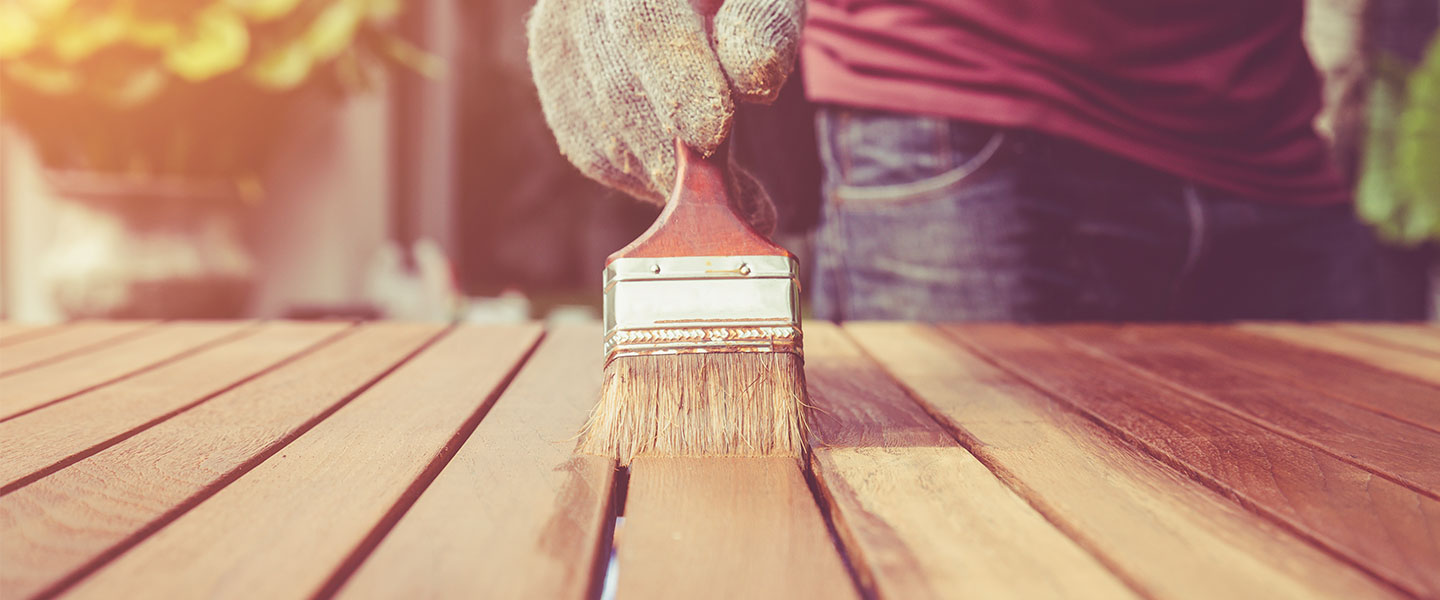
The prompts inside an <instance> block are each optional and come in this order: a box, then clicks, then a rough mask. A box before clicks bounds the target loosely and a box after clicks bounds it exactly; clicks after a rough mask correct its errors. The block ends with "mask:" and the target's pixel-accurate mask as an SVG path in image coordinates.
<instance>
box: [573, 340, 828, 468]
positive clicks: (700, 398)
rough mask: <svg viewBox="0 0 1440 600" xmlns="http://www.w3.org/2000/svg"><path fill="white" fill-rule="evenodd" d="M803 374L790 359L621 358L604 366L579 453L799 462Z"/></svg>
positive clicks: (746, 355)
mask: <svg viewBox="0 0 1440 600" xmlns="http://www.w3.org/2000/svg"><path fill="white" fill-rule="evenodd" d="M804 411H805V374H804V370H803V369H802V360H801V359H800V357H799V356H796V355H795V354H791V353H788V352H727V353H705V354H669V355H650V356H622V357H618V358H616V359H615V360H612V361H610V364H608V365H606V366H605V377H604V383H603V384H602V388H601V391H600V402H599V403H598V404H596V406H595V409H594V411H592V412H591V413H590V420H589V421H588V422H587V423H586V424H585V428H584V429H583V430H582V431H581V432H580V450H581V451H582V452H586V453H590V454H600V455H604V456H613V457H615V458H616V459H617V460H619V461H620V464H622V465H625V464H629V463H630V459H631V458H632V457H634V456H639V455H644V454H662V455H667V456H799V455H800V451H801V447H802V444H803V441H804V436H805V432H806V429H805V414H804Z"/></svg>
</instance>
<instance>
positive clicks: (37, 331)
mask: <svg viewBox="0 0 1440 600" xmlns="http://www.w3.org/2000/svg"><path fill="white" fill-rule="evenodd" d="M64 328H65V326H64V324H58V323H49V324H43V325H42V324H35V323H16V322H13V321H0V348H3V347H5V346H10V345H13V344H16V343H18V342H22V341H29V340H33V339H35V338H38V337H41V336H44V335H48V334H51V333H58V332H60V331H61V330H63V329H64ZM3 367H4V363H3V361H0V368H3Z"/></svg>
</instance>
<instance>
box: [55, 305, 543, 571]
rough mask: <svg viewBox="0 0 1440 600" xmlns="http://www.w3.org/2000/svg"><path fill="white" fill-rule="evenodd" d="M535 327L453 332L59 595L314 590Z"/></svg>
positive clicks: (412, 489) (359, 543)
mask: <svg viewBox="0 0 1440 600" xmlns="http://www.w3.org/2000/svg"><path fill="white" fill-rule="evenodd" d="M539 334H540V329H539V327H538V326H534V325H515V326H496V327H486V328H479V327H475V328H470V327H464V328H459V329H457V330H455V331H454V332H452V333H451V334H449V335H447V336H445V337H443V338H441V339H440V340H439V341H437V342H435V343H434V344H433V345H431V346H429V347H428V348H427V349H426V350H425V351H423V352H421V353H420V354H419V355H417V356H416V357H415V358H413V359H411V360H410V361H409V362H407V363H405V364H404V365H402V366H401V367H400V368H399V369H397V370H396V371H395V372H393V373H391V374H390V375H389V376H387V377H386V378H384V379H382V380H381V381H380V382H378V383H376V384H375V385H374V386H373V387H371V388H370V389H368V390H366V391H365V392H364V393H362V394H360V395H359V396H358V397H356V398H355V399H354V400H351V401H350V402H348V403H347V404H345V405H344V406H343V407H341V408H340V409H339V410H337V411H335V413H334V414H332V415H330V416H329V417H327V418H326V419H325V420H323V421H321V422H320V423H319V424H317V425H315V426H314V428H312V429H310V430H309V431H307V432H305V433H304V434H303V435H301V436H300V437H299V438H297V439H296V440H295V441H293V442H290V443H289V444H288V445H286V446H285V447H284V448H282V449H280V450H279V452H278V453H276V454H274V455H272V456H270V457H269V458H268V459H266V460H265V461H264V462H262V463H260V464H259V465H257V466H256V467H255V468H254V469H252V470H250V471H249V472H248V473H245V474H244V475H243V476H241V477H240V478H239V479H237V480H235V481H234V483H231V484H229V485H228V486H225V487H224V488H223V489H221V490H219V491H218V492H217V493H215V495H214V496H211V497H210V498H209V499H207V500H205V501H204V502H202V503H200V504H199V505H198V506H196V507H194V508H193V509H190V510H189V512H186V513H185V514H183V515H181V516H180V517H179V518H177V519H175V520H174V521H173V522H171V523H170V524H169V525H168V526H166V527H165V528H164V529H161V530H160V531H158V532H156V533H155V534H154V535H152V536H150V537H149V538H146V539H145V540H144V541H142V542H141V543H139V544H138V545H136V546H135V547H134V548H131V549H130V550H129V551H127V552H125V553H124V554H121V555H120V556H119V557H118V558H116V559H115V560H114V561H113V562H110V563H108V564H106V565H105V566H104V567H102V568H100V569H99V570H98V571H96V572H95V573H93V574H91V575H90V576H89V577H87V578H85V579H84V580H82V581H80V582H79V583H78V584H77V585H76V586H75V587H73V588H70V589H69V590H68V592H67V595H69V596H70V597H75V598H107V599H108V598H125V597H130V598H142V597H143V598H194V597H201V596H204V597H210V598H301V597H306V598H308V597H311V596H313V595H314V594H315V593H316V592H318V591H319V590H321V589H322V588H324V587H325V585H326V583H327V581H328V580H329V579H330V577H331V576H332V574H334V573H336V571H337V570H339V569H341V568H342V567H343V566H344V564H345V562H346V561H347V560H348V559H349V557H350V556H351V555H352V554H354V553H356V552H359V551H363V550H364V547H365V546H367V545H370V544H373V543H374V542H378V541H379V540H378V539H374V540H371V536H372V533H373V534H383V532H384V531H385V530H387V529H388V524H389V523H393V522H394V521H393V520H394V519H398V518H399V516H400V515H401V514H402V513H403V512H404V510H405V509H406V508H407V507H408V506H409V505H410V503H411V502H413V500H414V498H415V496H416V495H418V494H419V492H420V491H422V490H423V489H424V486H425V485H426V484H427V483H428V482H429V481H430V479H432V478H433V477H434V475H435V473H436V472H438V469H439V468H440V467H441V466H443V465H444V463H445V461H446V460H448V458H449V457H450V455H451V454H452V453H453V452H454V450H455V448H457V447H458V446H459V444H460V443H461V442H463V441H464V439H465V436H466V435H467V434H468V433H469V432H470V431H471V430H472V429H473V427H474V426H475V425H476V424H477V423H478V422H479V419H480V417H481V416H482V415H483V414H484V410H485V409H486V408H488V407H489V405H490V404H491V403H492V402H493V401H494V399H495V396H496V395H497V394H498V392H499V388H500V387H501V386H502V385H503V384H504V382H505V381H506V379H508V377H509V376H510V374H512V373H513V372H514V369H515V368H517V366H518V363H519V362H520V361H521V359H522V358H523V357H524V356H525V355H526V353H527V352H528V351H529V350H530V348H531V347H532V346H533V345H534V344H535V342H536V340H537V339H538V337H539Z"/></svg>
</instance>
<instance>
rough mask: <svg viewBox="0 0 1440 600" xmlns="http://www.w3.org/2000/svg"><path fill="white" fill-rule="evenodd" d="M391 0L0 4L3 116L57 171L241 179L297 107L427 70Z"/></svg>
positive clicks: (20, 0) (21, 0)
mask: <svg viewBox="0 0 1440 600" xmlns="http://www.w3.org/2000/svg"><path fill="white" fill-rule="evenodd" d="M399 3H400V0H0V117H3V119H4V120H5V121H7V122H10V123H12V124H13V125H15V126H17V127H18V128H19V129H20V130H21V131H23V132H24V133H25V134H26V135H28V136H29V137H30V138H31V139H32V140H33V141H34V142H35V144H36V146H37V147H38V148H39V151H40V154H41V157H42V159H43V160H44V162H45V163H46V164H47V165H48V166H51V167H55V168H65V169H87V170H94V171H102V172H110V173H119V174H132V175H136V176H202V177H227V178H230V177H234V178H244V177H249V176H252V175H253V174H254V173H256V172H257V171H258V170H259V169H260V167H261V165H262V163H263V161H264V159H265V157H266V156H267V155H268V153H269V149H270V147H271V146H272V145H273V143H274V142H275V140H276V139H277V137H278V136H279V135H280V134H281V133H282V132H281V131H280V130H281V126H282V123H283V120H282V117H283V116H284V115H285V113H286V112H287V111H289V110H290V109H291V108H292V107H293V106H295V105H296V104H297V102H299V101H301V100H303V99H307V98H323V97H326V96H327V95H328V96H334V95H337V94H343V93H345V92H347V91H350V90H354V89H357V88H361V87H364V85H365V82H366V72H367V69H366V66H367V64H370V63H374V62H376V61H377V60H386V61H391V62H393V61H399V62H402V63H407V64H409V65H411V66H414V67H416V68H419V69H422V70H428V69H433V68H434V65H433V64H431V62H433V59H429V58H428V57H427V56H426V55H424V54H423V53H421V52H419V51H417V50H415V49H414V48H413V47H411V46H409V45H408V44H406V43H405V42H403V41H401V40H400V39H398V38H396V37H394V36H392V35H390V34H388V33H387V32H386V29H385V27H384V25H385V23H386V22H387V21H389V20H390V19H391V18H393V17H394V16H395V14H396V13H397V12H398V11H399V9H400V6H399Z"/></svg>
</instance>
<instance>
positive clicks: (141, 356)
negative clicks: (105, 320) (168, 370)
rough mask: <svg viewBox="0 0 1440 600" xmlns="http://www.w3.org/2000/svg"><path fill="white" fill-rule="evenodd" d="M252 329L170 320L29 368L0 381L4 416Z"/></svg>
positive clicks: (1, 414) (0, 411)
mask: <svg viewBox="0 0 1440 600" xmlns="http://www.w3.org/2000/svg"><path fill="white" fill-rule="evenodd" d="M251 329H253V325H251V324H248V323H221V322H209V323H200V322H197V323H177V324H167V325H163V326H160V327H158V328H157V330H156V331H153V332H149V333H147V334H146V335H143V336H139V337H136V338H134V339H127V340H124V341H121V342H119V343H116V344H113V345H109V346H106V347H105V348H103V349H101V350H98V351H95V352H88V353H85V354H81V355H79V356H72V357H69V358H65V359H63V360H59V361H56V362H52V363H47V364H45V365H42V366H38V367H35V368H32V369H26V370H24V371H21V372H19V373H15V374H13V375H10V376H8V377H5V378H3V379H0V389H3V390H4V394H0V420H3V419H9V418H13V417H15V416H16V415H19V414H23V413H25V412H28V411H30V410H34V409H35V408H38V407H41V406H44V405H46V404H49V403H52V402H56V401H59V400H62V399H65V398H69V397H72V396H74V395H76V394H79V393H81V392H85V391H89V390H91V389H94V388H97V387H99V386H103V385H107V384H110V383H114V382H116V381H119V380H121V379H124V378H125V377H129V376H132V375H135V374H136V373H140V372H144V371H146V370H149V369H153V368H156V367H158V366H160V365H163V364H165V363H166V362H168V361H171V360H175V359H177V358H180V357H182V356H185V355H186V354H189V353H191V352H195V351H196V350H199V349H201V348H204V347H206V346H209V345H211V344H215V343H220V342H223V341H227V340H229V339H233V338H235V337H236V336H238V335H243V334H245V333H248V331H247V330H251ZM37 341H44V340H43V339H42V340H37Z"/></svg>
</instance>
